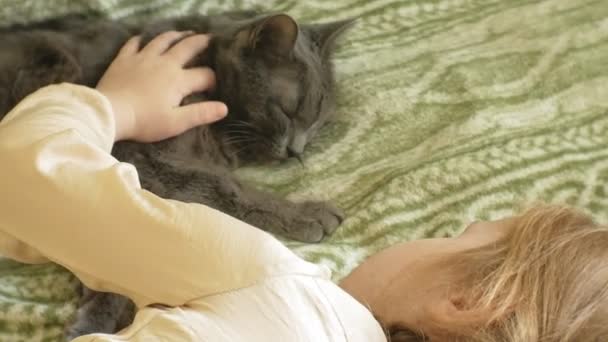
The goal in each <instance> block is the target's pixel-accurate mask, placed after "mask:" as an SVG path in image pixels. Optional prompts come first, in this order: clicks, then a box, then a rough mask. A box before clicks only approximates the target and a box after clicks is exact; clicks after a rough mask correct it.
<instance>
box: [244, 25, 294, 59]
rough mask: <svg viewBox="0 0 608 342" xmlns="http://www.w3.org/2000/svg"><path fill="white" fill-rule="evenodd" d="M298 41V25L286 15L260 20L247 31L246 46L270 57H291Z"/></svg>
mask: <svg viewBox="0 0 608 342" xmlns="http://www.w3.org/2000/svg"><path fill="white" fill-rule="evenodd" d="M297 39H298V24H297V23H296V22H295V20H293V18H291V17H290V16H288V15H286V14H277V15H273V16H270V17H266V18H264V19H261V20H259V21H257V22H256V23H254V24H253V27H252V28H251V29H250V31H249V36H248V39H247V46H248V47H249V48H251V49H253V50H254V51H259V52H261V53H264V54H267V55H268V56H271V57H278V58H284V57H289V56H291V53H292V52H293V48H294V45H295V44H296V40H297Z"/></svg>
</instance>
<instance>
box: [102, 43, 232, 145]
mask: <svg viewBox="0 0 608 342" xmlns="http://www.w3.org/2000/svg"><path fill="white" fill-rule="evenodd" d="M188 34H189V33H183V32H167V33H163V34H161V35H160V36H158V37H157V38H155V39H154V40H152V41H151V42H150V43H149V44H148V45H146V46H145V47H144V48H143V49H142V50H141V51H138V49H139V38H138V37H135V38H132V39H131V40H129V41H128V42H127V43H126V44H125V46H124V47H123V48H122V49H121V50H120V52H119V53H118V56H117V57H116V59H115V60H114V62H112V64H111V65H110V67H109V68H108V70H107V71H106V73H105V75H104V76H103V77H102V79H101V80H100V81H99V84H98V85H97V90H99V91H100V92H101V93H103V94H104V95H105V96H106V97H107V98H108V99H109V100H110V102H111V103H112V107H113V109H114V116H115V118H116V120H115V121H116V138H115V140H116V141H118V140H127V139H129V140H136V141H141V142H153V141H159V140H163V139H166V138H170V137H172V136H175V135H178V134H180V133H182V132H184V131H186V130H188V129H190V128H193V127H195V126H199V125H202V124H207V123H211V122H214V121H217V120H219V119H221V118H223V117H224V116H225V115H226V113H227V111H228V109H227V108H226V105H225V104H223V103H221V102H201V103H195V104H190V105H187V106H183V107H180V103H181V102H182V100H183V99H184V97H186V96H188V95H190V94H191V93H194V92H201V91H205V90H208V89H209V88H211V87H213V86H214V83H215V76H214V74H213V71H211V69H209V68H193V69H184V65H185V64H186V63H187V62H189V61H190V60H191V59H192V58H193V57H194V56H196V55H197V54H199V53H200V52H201V50H203V49H204V48H206V47H207V44H208V43H209V37H208V36H205V35H193V36H190V37H187V38H185V39H184V40H182V41H181V42H179V43H177V44H176V45H175V46H173V47H171V48H169V47H170V46H171V44H173V43H174V42H175V41H176V40H178V39H180V38H183V37H184V36H186V35H188Z"/></svg>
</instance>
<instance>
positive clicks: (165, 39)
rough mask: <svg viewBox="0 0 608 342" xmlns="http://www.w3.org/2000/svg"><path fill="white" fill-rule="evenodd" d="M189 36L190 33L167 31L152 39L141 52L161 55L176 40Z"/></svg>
mask: <svg viewBox="0 0 608 342" xmlns="http://www.w3.org/2000/svg"><path fill="white" fill-rule="evenodd" d="M188 34H190V32H178V31H169V32H165V33H162V34H160V35H159V36H157V37H156V38H154V39H152V41H150V42H149V43H148V44H147V45H146V46H145V47H144V48H143V49H142V50H141V51H142V53H145V54H151V55H155V56H159V55H162V54H163V53H165V52H166V51H167V49H169V47H171V45H173V44H174V43H175V42H176V41H177V40H179V39H181V38H183V37H184V36H186V35H188Z"/></svg>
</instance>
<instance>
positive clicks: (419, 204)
mask: <svg viewBox="0 0 608 342" xmlns="http://www.w3.org/2000/svg"><path fill="white" fill-rule="evenodd" d="M243 8H245V9H251V8H262V9H266V10H272V11H281V12H287V13H290V14H292V15H293V16H294V17H296V18H297V19H299V20H300V21H302V22H323V21H330V20H337V19H345V18H350V17H359V18H360V19H359V22H358V25H357V26H356V27H355V28H354V29H353V30H352V31H351V32H350V34H349V35H348V37H347V38H346V39H344V40H343V42H342V44H341V45H340V48H339V50H338V52H337V53H336V66H337V73H338V78H339V85H340V91H339V104H338V107H337V115H336V119H335V120H334V122H332V123H331V124H330V125H329V126H327V127H326V129H324V130H322V132H321V134H320V137H319V138H318V139H317V140H316V141H315V142H314V143H313V144H312V145H311V146H310V148H309V149H308V150H307V152H306V153H305V156H304V162H305V167H302V166H301V165H300V164H299V163H297V162H294V163H288V164H285V165H284V166H282V167H280V168H278V169H277V168H273V169H272V170H269V169H268V168H251V169H244V170H241V171H240V172H239V173H240V176H241V177H242V178H243V179H247V180H249V181H251V182H254V183H255V184H257V185H258V186H259V187H261V188H266V189H269V190H272V191H275V192H277V193H280V194H283V195H285V196H288V197H290V198H293V199H305V198H322V199H328V200H333V201H335V202H336V203H337V204H338V205H339V206H340V207H342V208H344V209H345V211H346V212H347V214H348V219H347V220H346V221H345V222H344V224H343V225H342V227H341V228H339V230H338V231H337V232H336V233H335V234H334V235H333V236H332V237H331V238H329V239H327V240H326V241H324V242H323V243H321V244H316V245H304V244H300V243H293V242H286V243H287V244H288V246H289V247H290V248H293V250H295V251H296V252H297V253H298V254H300V255H301V256H303V257H305V258H307V259H309V260H311V261H313V262H317V263H323V264H326V265H328V266H330V267H331V268H332V269H333V270H334V278H335V280H338V279H340V278H341V277H343V276H344V275H346V274H347V273H348V272H349V271H350V270H351V269H353V268H354V267H355V266H356V265H357V264H358V263H360V262H361V261H362V260H363V259H364V258H365V257H366V256H368V255H370V254H371V253H373V252H375V251H377V250H379V249H382V248H384V247H386V246H389V245H391V244H394V243H396V242H398V241H403V240H409V239H418V238H423V237H437V236H450V235H454V234H458V232H459V231H460V230H461V229H462V228H463V227H464V226H465V225H466V224H467V222H469V221H472V220H478V219H488V218H496V217H500V216H502V215H506V214H510V213H512V212H513V211H514V210H515V208H517V207H518V206H520V205H522V204H526V203H531V202H534V201H537V200H544V201H549V202H562V203H564V202H565V203H569V204H572V205H576V206H578V207H581V208H583V209H584V210H586V211H587V212H589V213H592V214H593V215H594V216H595V217H596V218H597V219H598V220H603V221H606V220H607V219H608V210H607V209H608V68H606V61H608V2H606V1H602V0H576V1H572V0H508V1H506V0H375V1H363V0H336V1H323V0H310V1H295V0H264V1H263V0H244V1H237V0H229V1H220V0H112V1H107V0H71V1H70V0H44V1H41V0H0V18H1V20H2V23H3V24H8V23H11V22H23V21H29V20H35V19H41V18H47V17H51V16H56V15H59V14H64V13H71V12H84V11H98V12H103V13H105V14H107V15H109V16H111V17H115V18H124V17H133V16H169V15H178V14H183V13H192V12H199V11H200V12H204V13H213V12H220V11H223V10H233V9H243ZM0 53H1V52H0ZM29 191H35V189H30V190H29ZM40 229H44V227H40ZM75 288H76V282H75V281H74V279H73V278H72V276H71V275H70V274H69V273H68V272H66V271H65V270H63V269H61V268H60V267H58V266H56V265H37V266H26V265H21V264H18V263H15V262H12V261H9V260H6V259H0V341H58V340H60V339H61V331H62V326H63V324H64V323H65V321H66V320H67V319H69V318H70V317H71V315H72V314H73V312H74V309H75V303H76V299H75Z"/></svg>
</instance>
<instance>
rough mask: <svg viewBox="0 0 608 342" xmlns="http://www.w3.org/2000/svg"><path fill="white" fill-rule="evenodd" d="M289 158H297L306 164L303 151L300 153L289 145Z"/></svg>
mask: <svg viewBox="0 0 608 342" xmlns="http://www.w3.org/2000/svg"><path fill="white" fill-rule="evenodd" d="M287 158H296V159H297V160H298V161H299V162H300V164H302V165H304V162H303V161H302V152H299V153H298V152H297V151H296V150H294V149H292V148H291V147H287Z"/></svg>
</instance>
